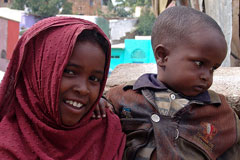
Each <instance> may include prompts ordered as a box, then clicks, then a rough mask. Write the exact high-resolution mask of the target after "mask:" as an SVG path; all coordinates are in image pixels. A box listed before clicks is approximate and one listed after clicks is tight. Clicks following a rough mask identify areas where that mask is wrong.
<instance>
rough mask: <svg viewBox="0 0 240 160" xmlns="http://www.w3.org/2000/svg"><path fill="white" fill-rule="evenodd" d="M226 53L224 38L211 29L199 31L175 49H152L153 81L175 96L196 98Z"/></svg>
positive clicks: (161, 47)
mask: <svg viewBox="0 0 240 160" xmlns="http://www.w3.org/2000/svg"><path fill="white" fill-rule="evenodd" d="M226 53H227V44H226V41H225V39H224V37H223V36H222V35H221V34H220V33H219V32H217V31H215V30H214V29H211V28H207V27H205V28H204V27H202V28H201V29H200V30H198V31H195V32H192V33H190V34H188V36H187V40H182V41H181V42H179V43H178V44H177V45H176V46H175V47H172V48H169V47H166V46H164V45H163V44H159V45H158V46H156V48H155V56H156V60H157V65H158V77H157V78H158V80H160V81H161V82H163V83H164V84H165V85H167V86H168V87H169V88H171V89H172V90H174V91H175V92H178V93H181V94H183V95H185V96H196V95H198V94H200V93H203V92H204V91H206V90H207V89H209V87H210V86H211V85H212V81H213V72H214V70H215V69H217V68H218V67H219V66H220V65H221V64H222V62H223V60H224V58H225V56H226Z"/></svg>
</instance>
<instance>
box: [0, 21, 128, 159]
mask: <svg viewBox="0 0 240 160" xmlns="http://www.w3.org/2000/svg"><path fill="white" fill-rule="evenodd" d="M86 29H88V30H96V31H97V32H99V33H100V34H101V35H102V36H103V37H105V39H107V41H108V38H107V37H106V35H105V34H104V33H103V32H102V30H101V29H100V28H99V27H98V26H97V25H95V24H93V23H91V22H88V21H85V20H82V19H78V18H69V17H68V18H67V17H52V18H47V19H44V20H42V21H40V22H38V23H36V24H35V25H34V26H33V27H32V28H30V29H29V30H28V31H27V32H26V33H24V35H23V36H22V37H21V39H20V40H19V42H18V44H17V46H16V48H15V50H14V53H13V56H12V59H11V61H10V63H9V66H8V68H7V71H6V73H5V76H4V79H3V80H2V84H1V88H0V120H1V122H0V158H1V159H44V160H49V159H89V160H101V159H103V160H112V159H121V157H122V153H123V150H124V146H125V136H124V134H123V133H122V131H121V125H120V121H119V119H118V118H117V116H116V115H114V114H111V113H110V112H108V111H107V116H106V118H104V119H98V120H95V119H91V114H92V111H93V110H94V108H95V106H96V104H95V105H94V106H93V107H92V108H91V110H90V111H89V112H88V113H87V114H86V115H85V116H84V117H83V118H82V119H81V121H80V122H79V123H78V124H77V125H75V126H72V127H66V126H64V125H63V124H62V123H61V119H60V113H59V104H58V103H59V87H60V84H61V78H62V73H63V70H64V67H65V66H66V64H67V63H68V59H69V57H70V56H71V53H72V51H73V47H74V45H75V42H76V39H77V37H78V35H79V34H80V33H81V32H82V31H83V30H86ZM108 43H109V41H108ZM110 49H111V48H110V43H109V48H108V53H107V56H106V57H107V59H106V67H105V78H104V80H103V82H102V84H101V89H100V94H99V97H98V100H99V98H100V96H101V95H102V92H103V89H104V86H105V83H106V78H107V74H108V68H109V63H110ZM98 100H97V101H98Z"/></svg>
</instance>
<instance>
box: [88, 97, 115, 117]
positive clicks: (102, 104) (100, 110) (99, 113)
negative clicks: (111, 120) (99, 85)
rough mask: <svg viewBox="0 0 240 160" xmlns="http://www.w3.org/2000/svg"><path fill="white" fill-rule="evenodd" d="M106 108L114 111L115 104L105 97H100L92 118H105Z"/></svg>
mask: <svg viewBox="0 0 240 160" xmlns="http://www.w3.org/2000/svg"><path fill="white" fill-rule="evenodd" d="M106 109H109V110H110V111H111V112H113V106H112V105H111V104H110V103H109V102H108V101H107V100H106V99H104V98H102V97H101V98H100V101H99V103H98V104H97V106H96V108H95V110H94V111H93V115H92V118H96V119H99V118H105V117H106V111H105V110H106Z"/></svg>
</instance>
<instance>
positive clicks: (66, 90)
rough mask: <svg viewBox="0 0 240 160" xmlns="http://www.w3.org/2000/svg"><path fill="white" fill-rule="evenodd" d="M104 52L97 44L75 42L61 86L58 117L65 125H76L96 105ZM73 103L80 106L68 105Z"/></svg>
mask: <svg viewBox="0 0 240 160" xmlns="http://www.w3.org/2000/svg"><path fill="white" fill-rule="evenodd" d="M104 66H105V53H104V52H103V50H102V49H101V47H100V45H99V44H97V43H92V42H88V41H86V42H77V43H76V45H75V47H74V50H73V53H72V56H71V57H70V59H69V62H68V64H67V66H66V67H65V69H64V72H63V75H62V81H61V87H60V98H59V99H60V103H59V107H60V116H61V120H62V123H63V124H64V125H66V126H73V125H75V124H77V123H78V122H79V121H80V120H81V119H82V118H83V117H84V115H85V114H86V113H88V111H89V110H90V109H91V107H92V106H93V105H94V104H95V102H96V100H97V98H98V96H99V91H100V87H101V81H102V80H103V78H104ZM69 101H76V102H78V103H80V104H82V106H81V107H74V106H73V105H71V104H69V103H67V102H69Z"/></svg>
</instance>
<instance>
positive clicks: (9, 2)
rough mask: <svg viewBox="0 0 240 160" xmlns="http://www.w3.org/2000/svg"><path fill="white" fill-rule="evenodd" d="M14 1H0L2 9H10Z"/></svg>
mask: <svg viewBox="0 0 240 160" xmlns="http://www.w3.org/2000/svg"><path fill="white" fill-rule="evenodd" d="M11 4H12V0H0V7H10V5H11Z"/></svg>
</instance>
